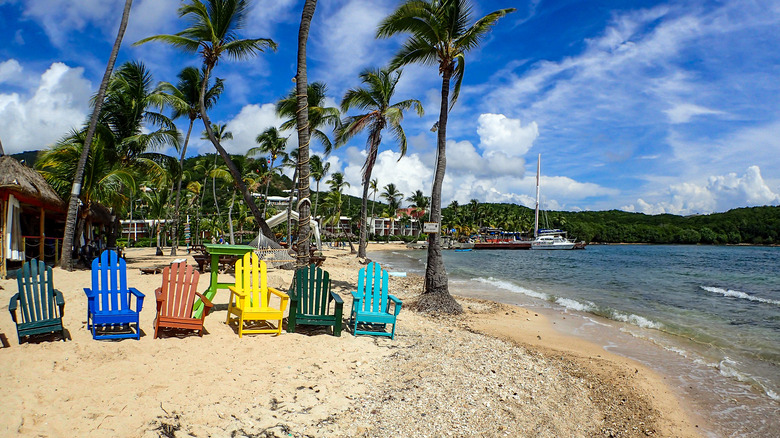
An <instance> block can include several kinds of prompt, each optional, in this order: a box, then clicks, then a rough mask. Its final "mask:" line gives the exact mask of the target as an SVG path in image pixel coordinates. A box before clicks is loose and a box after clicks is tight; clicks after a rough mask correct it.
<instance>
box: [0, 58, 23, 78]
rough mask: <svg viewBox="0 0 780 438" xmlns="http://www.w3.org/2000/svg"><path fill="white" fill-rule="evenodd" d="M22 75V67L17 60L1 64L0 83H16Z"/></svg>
mask: <svg viewBox="0 0 780 438" xmlns="http://www.w3.org/2000/svg"><path fill="white" fill-rule="evenodd" d="M21 73H22V66H21V65H20V64H19V61H17V60H15V59H9V60H8V61H4V62H0V83H3V82H5V83H9V84H12V83H16V82H17V81H18V80H19V77H20V76H21Z"/></svg>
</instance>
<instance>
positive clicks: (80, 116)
mask: <svg viewBox="0 0 780 438" xmlns="http://www.w3.org/2000/svg"><path fill="white" fill-rule="evenodd" d="M31 93H32V95H31V96H30V97H29V98H28V97H25V96H24V95H21V94H18V93H11V94H0V132H2V133H3V147H4V148H5V152H6V153H16V152H22V151H25V150H38V149H43V148H45V147H47V146H49V145H51V144H52V143H54V142H55V141H57V140H59V139H60V138H61V137H63V136H64V135H66V134H67V133H68V131H70V130H71V129H72V128H78V127H80V126H81V125H82V124H83V123H84V122H85V120H86V117H87V111H88V108H89V98H90V96H91V95H92V86H91V83H90V82H89V81H88V80H86V79H84V69H83V68H71V67H68V66H67V65H65V64H63V63H59V62H55V63H53V64H52V65H51V66H50V67H49V69H48V70H46V72H44V73H43V74H42V75H41V77H40V80H38V81H36V84H35V85H34V90H31Z"/></svg>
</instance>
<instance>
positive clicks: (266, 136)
mask: <svg viewBox="0 0 780 438" xmlns="http://www.w3.org/2000/svg"><path fill="white" fill-rule="evenodd" d="M288 138H289V137H282V136H280V135H279V130H278V129H276V128H275V127H270V128H268V129H266V130H265V131H263V132H262V133H261V134H260V135H258V136H257V138H255V142H257V143H258V144H259V145H260V146H258V147H255V148H250V149H249V150H248V151H247V155H248V156H251V155H255V154H258V153H260V154H269V155H270V156H271V163H270V168H269V169H268V171H269V172H271V174H272V175H273V171H274V163H275V162H276V159H277V158H278V157H280V156H281V157H282V158H283V159H284V157H285V156H286V154H285V153H284V149H285V148H286V147H287V139H288ZM270 185H271V178H268V181H267V182H266V184H265V196H264V197H263V217H265V214H266V212H267V211H268V187H269V186H270Z"/></svg>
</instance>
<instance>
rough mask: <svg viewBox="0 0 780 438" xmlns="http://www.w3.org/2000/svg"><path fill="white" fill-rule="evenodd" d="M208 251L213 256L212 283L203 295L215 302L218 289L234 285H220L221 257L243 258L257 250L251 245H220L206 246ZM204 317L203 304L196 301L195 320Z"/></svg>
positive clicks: (193, 315) (193, 314)
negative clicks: (218, 277) (218, 278)
mask: <svg viewBox="0 0 780 438" xmlns="http://www.w3.org/2000/svg"><path fill="white" fill-rule="evenodd" d="M203 246H205V247H206V251H208V253H209V254H210V255H211V282H210V283H209V288H208V289H206V292H204V293H203V295H204V296H205V297H206V298H208V299H209V300H211V301H212V302H213V301H214V296H215V295H216V294H217V289H227V288H228V286H233V283H219V282H218V281H217V276H218V275H219V256H223V255H234V256H243V255H244V254H246V253H248V252H249V251H254V250H255V248H254V247H253V246H249V245H220V244H214V243H211V244H206V245H203ZM201 315H203V303H202V302H201V301H200V300H197V301H195V307H194V311H193V313H192V317H193V318H200V317H201Z"/></svg>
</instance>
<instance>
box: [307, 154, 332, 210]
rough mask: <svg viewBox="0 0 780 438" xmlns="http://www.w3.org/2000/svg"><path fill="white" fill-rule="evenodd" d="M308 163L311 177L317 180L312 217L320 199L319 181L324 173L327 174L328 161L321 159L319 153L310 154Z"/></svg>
mask: <svg viewBox="0 0 780 438" xmlns="http://www.w3.org/2000/svg"><path fill="white" fill-rule="evenodd" d="M309 165H310V166H311V177H312V179H313V180H314V181H316V182H317V190H315V191H316V192H317V197H316V198H315V199H314V214H313V217H314V218H315V219H316V218H317V204H318V203H319V201H320V181H322V179H323V178H325V175H327V174H328V171H329V170H330V163H329V162H327V161H325V162H323V161H322V158H320V156H319V155H312V156H311V159H310V160H309Z"/></svg>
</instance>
